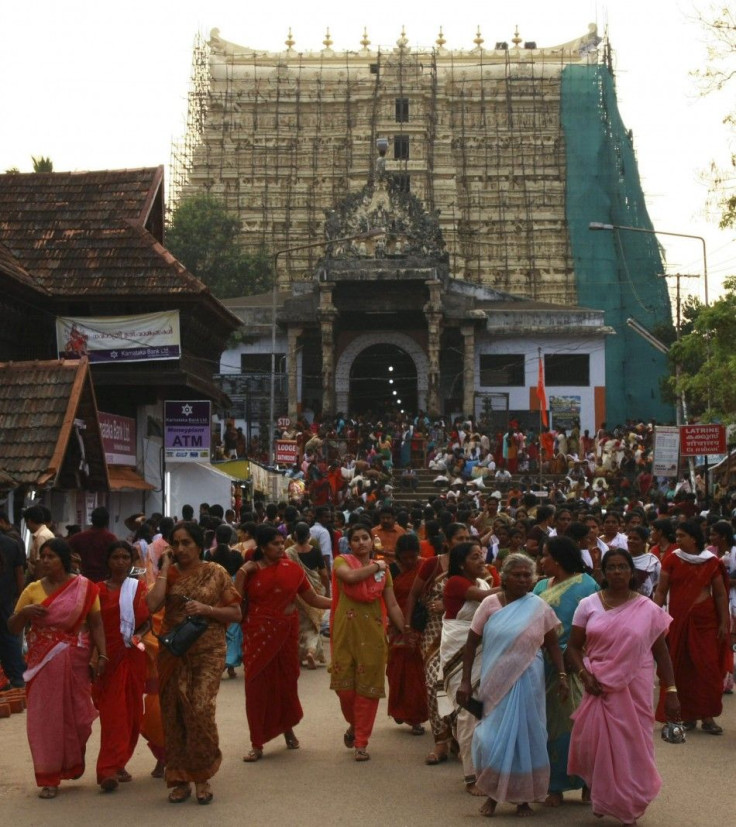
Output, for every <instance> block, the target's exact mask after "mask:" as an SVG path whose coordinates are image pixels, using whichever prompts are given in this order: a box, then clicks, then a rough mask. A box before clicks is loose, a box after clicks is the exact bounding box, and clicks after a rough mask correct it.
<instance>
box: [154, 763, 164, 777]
mask: <svg viewBox="0 0 736 827" xmlns="http://www.w3.org/2000/svg"><path fill="white" fill-rule="evenodd" d="M165 772H166V765H165V764H164V762H163V761H156V766H155V767H154V768H153V769H152V770H151V778H163V777H164V774H165Z"/></svg>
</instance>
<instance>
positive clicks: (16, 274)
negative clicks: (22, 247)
mask: <svg viewBox="0 0 736 827" xmlns="http://www.w3.org/2000/svg"><path fill="white" fill-rule="evenodd" d="M0 273H1V274H3V275H5V276H9V277H10V278H12V279H14V280H15V281H17V282H20V283H21V284H23V285H24V286H25V287H30V288H32V289H34V290H41V286H40V284H38V282H36V280H35V279H34V278H33V277H32V276H31V275H30V273H28V272H27V271H26V270H25V268H23V267H21V265H20V263H19V262H18V260H17V259H16V258H15V256H14V255H13V254H12V253H11V252H10V250H8V248H7V247H6V246H5V245H4V244H0ZM44 292H45V291H44Z"/></svg>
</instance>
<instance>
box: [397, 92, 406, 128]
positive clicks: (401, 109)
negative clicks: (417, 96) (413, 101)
mask: <svg viewBox="0 0 736 827" xmlns="http://www.w3.org/2000/svg"><path fill="white" fill-rule="evenodd" d="M408 121H409V98H396V123H408Z"/></svg>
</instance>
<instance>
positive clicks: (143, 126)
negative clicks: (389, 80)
mask: <svg viewBox="0 0 736 827" xmlns="http://www.w3.org/2000/svg"><path fill="white" fill-rule="evenodd" d="M707 4H708V0H703V3H702V4H700V5H698V4H697V3H695V4H694V3H692V2H690V0H611V1H610V2H609V3H608V5H604V4H602V3H596V2H593V0H561V2H558V3H552V2H550V0H517V2H516V3H514V4H506V3H504V4H499V3H489V2H468V1H467V0H455V2H453V3H452V5H451V6H447V7H445V9H444V11H443V9H442V8H441V7H440V5H439V4H429V3H427V2H426V0H422V1H421V2H419V0H403V1H402V2H394V3H385V4H365V5H363V6H361V7H360V8H358V6H357V5H356V4H351V3H347V2H345V0H325V1H323V2H320V1H319V0H318V2H316V3H309V4H308V3H303V2H296V0H282V2H281V3H279V4H278V5H276V4H274V5H273V6H269V5H268V4H253V3H245V2H239V3H235V2H232V0H230V1H229V2H225V0H201V2H193V0H176V2H171V0H145V2H143V0H127V2H125V3H120V4H112V3H109V2H105V0H102V2H101V1H100V0H21V2H18V0H16V2H14V3H12V4H11V3H6V4H4V9H3V11H0V105H1V108H0V111H2V113H3V125H4V128H3V131H2V132H3V134H2V137H1V138H0V170H5V169H7V168H9V167H14V166H15V167H18V168H19V169H20V170H21V171H23V172H25V171H30V170H31V158H30V156H31V155H45V156H49V157H50V158H51V159H52V160H53V162H54V168H55V169H56V170H59V171H61V170H69V169H72V170H85V169H114V168H124V167H138V166H155V165H158V164H162V163H163V164H168V162H169V157H170V151H171V143H172V140H174V139H177V138H179V137H181V135H182V134H183V131H184V124H185V118H186V95H187V89H188V84H189V75H190V66H191V54H192V44H193V40H194V37H195V35H196V34H197V32H201V33H203V34H205V35H207V34H208V33H209V31H210V29H212V28H219V29H220V35H221V37H223V38H225V39H226V40H230V41H232V42H234V43H237V44H240V45H243V46H250V47H252V48H255V49H258V50H281V49H283V48H284V46H283V41H284V40H285V39H286V34H287V30H288V27H289V26H290V25H291V27H292V30H293V36H294V40H295V41H296V45H295V49H297V50H305V51H312V50H319V49H321V48H322V40H323V38H324V36H325V29H326V27H327V26H329V28H330V33H331V36H332V39H333V41H334V43H333V46H332V48H333V49H334V50H336V51H340V50H343V49H350V50H356V49H359V48H360V46H359V41H360V38H361V36H362V31H363V26H364V25H365V26H367V28H368V36H369V38H370V39H371V41H372V46H371V48H375V47H376V46H378V45H380V46H384V47H386V46H392V45H394V44H395V41H396V39H397V38H398V37H399V35H400V32H401V26H402V25H405V26H406V34H407V37H408V38H409V42H410V44H411V45H413V46H422V47H431V46H432V45H433V44H434V41H435V39H436V37H437V32H438V29H439V27H440V26H443V28H444V35H445V38H446V39H447V44H446V48H453V49H460V48H462V49H470V48H473V46H474V44H473V38H474V37H475V31H476V27H477V26H478V25H480V27H481V32H482V35H483V37H484V38H485V41H486V45H488V46H489V47H492V45H493V44H494V43H495V42H496V41H497V40H508V41H510V40H511V38H512V36H513V33H514V27H515V26H516V25H517V24H518V26H519V32H520V35H521V37H522V38H523V39H524V40H535V41H536V42H537V44H538V46H539V47H546V46H555V45H558V44H560V43H564V42H566V41H568V40H572V39H574V38H576V37H579V36H581V35H583V34H585V32H586V31H587V27H588V24H589V23H592V22H595V23H597V24H598V28H599V32H600V33H604V32H605V31H606V30H607V31H608V34H609V37H610V41H611V45H612V47H613V49H614V55H615V70H616V77H617V89H618V100H619V107H620V110H621V113H622V116H623V119H624V122H625V124H626V126H627V127H628V128H630V129H631V130H632V131H633V133H634V142H635V143H634V145H635V147H636V150H637V156H638V160H639V172H640V175H641V178H642V183H643V186H644V192H645V194H646V197H647V204H648V207H649V212H650V215H651V218H652V221H653V223H654V226H655V228H657V229H660V230H668V231H670V232H682V233H692V234H698V235H703V236H705V237H706V240H707V245H708V265H709V272H710V287H711V297H713V296H715V295H716V294H717V291H718V289H719V284H720V280H721V279H722V277H723V276H726V275H730V274H731V273H736V245H734V243H733V241H732V239H733V238H734V235H735V234H734V233H733V232H721V231H719V230H718V229H717V226H716V224H715V221H710V222H709V221H707V220H706V216H705V202H706V197H707V186H706V184H705V182H704V181H703V180H702V175H703V171H704V170H706V169H707V168H708V167H709V165H710V163H711V161H712V160H713V159H717V160H719V161H720V162H724V161H726V160H727V159H728V157H729V143H728V141H729V132H728V130H727V128H726V127H725V126H724V125H723V124H722V119H723V117H724V115H725V114H726V113H727V111H728V106H729V98H730V99H731V100H732V99H733V97H734V92H735V91H736V86H735V87H731V89H730V90H729V91H728V93H726V94H721V95H715V96H710V97H708V98H707V99H703V98H702V97H701V96H700V95H699V92H698V86H697V84H696V82H695V80H694V79H693V77H692V73H693V72H694V71H695V70H697V69H698V68H700V67H702V66H703V65H704V63H705V60H706V50H705V35H704V33H703V30H702V27H701V26H700V24H699V22H698V20H697V14H698V9H699V8H700V9H702V10H707ZM499 6H500V8H499ZM510 9H512V10H510ZM734 83H735V84H736V81H734ZM596 218H597V217H596V216H591V220H595V219H596ZM660 240H661V241H662V243H663V244H664V245H665V247H666V250H667V260H668V267H667V270H668V272H672V273H673V272H677V271H679V272H686V273H697V274H702V271H703V262H702V254H701V247H700V245H699V243H698V242H697V241H692V240H687V239H686V240H674V239H671V238H667V237H666V236H661V237H660ZM701 282H702V280H700V281H696V280H694V279H691V280H688V281H687V282H683V286H685V285H686V286H687V288H688V289H691V290H697V289H698V285H699V284H700V283H701ZM673 286H674V281H673ZM701 295H702V291H701Z"/></svg>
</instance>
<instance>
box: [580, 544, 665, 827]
mask: <svg viewBox="0 0 736 827" xmlns="http://www.w3.org/2000/svg"><path fill="white" fill-rule="evenodd" d="M634 572H635V567H634V561H633V560H632V558H631V555H630V554H629V552H628V551H624V550H623V549H611V550H610V551H609V552H607V553H606V554H605V556H604V557H603V578H604V579H603V582H602V584H601V585H602V586H603V588H602V591H600V592H599V593H598V594H594V595H591V596H590V597H586V598H584V599H583V600H581V601H580V603H579V605H578V608H577V609H576V611H575V615H574V616H573V621H572V631H571V633H570V640H569V643H568V645H567V652H566V659H567V663H568V668H569V669H570V670H571V671H575V672H577V673H578V675H579V677H580V681H581V683H582V684H583V687H584V689H585V694H584V696H583V701H582V703H581V704H580V706H579V707H578V709H577V710H576V711H575V712H574V713H573V715H572V717H573V720H574V724H573V729H572V736H571V740H570V753H569V760H568V766H567V768H568V773H569V774H570V775H579V776H580V777H581V778H582V779H583V780H584V781H585V784H586V786H587V787H589V788H590V791H591V800H592V804H593V813H594V815H596V816H604V815H609V816H613V817H614V818H617V819H619V820H620V821H621V822H622V824H626V825H634V824H636V823H637V821H636V820H637V819H638V818H640V817H641V816H642V814H643V813H644V811H645V810H646V808H647V806H648V805H649V804H650V803H651V801H653V800H654V798H656V796H657V794H658V793H659V790H660V788H661V786H662V779H661V778H660V776H659V773H658V772H657V767H656V765H655V763H654V742H653V739H652V727H653V725H654V709H653V703H652V679H653V677H654V663H655V661H656V663H657V671H658V673H659V680H660V686H662V687H663V690H664V694H665V698H666V702H665V703H666V709H667V716H668V719H669V720H670V721H679V720H680V701H679V699H678V697H677V688H676V686H675V679H674V672H673V669H672V661H671V660H670V655H669V651H668V649H667V644H666V643H665V638H664V636H665V632H666V631H667V629H668V627H669V625H670V622H671V620H672V618H670V616H669V615H668V614H667V613H666V612H664V611H663V610H662V609H660V608H659V607H658V606H656V605H655V604H654V603H653V602H652V601H651V600H649V598H647V597H644V596H643V595H640V594H638V593H637V592H636V591H635V590H634V589H635V586H636V581H635V578H634ZM622 631H623V633H622ZM583 650H585V656H583Z"/></svg>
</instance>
